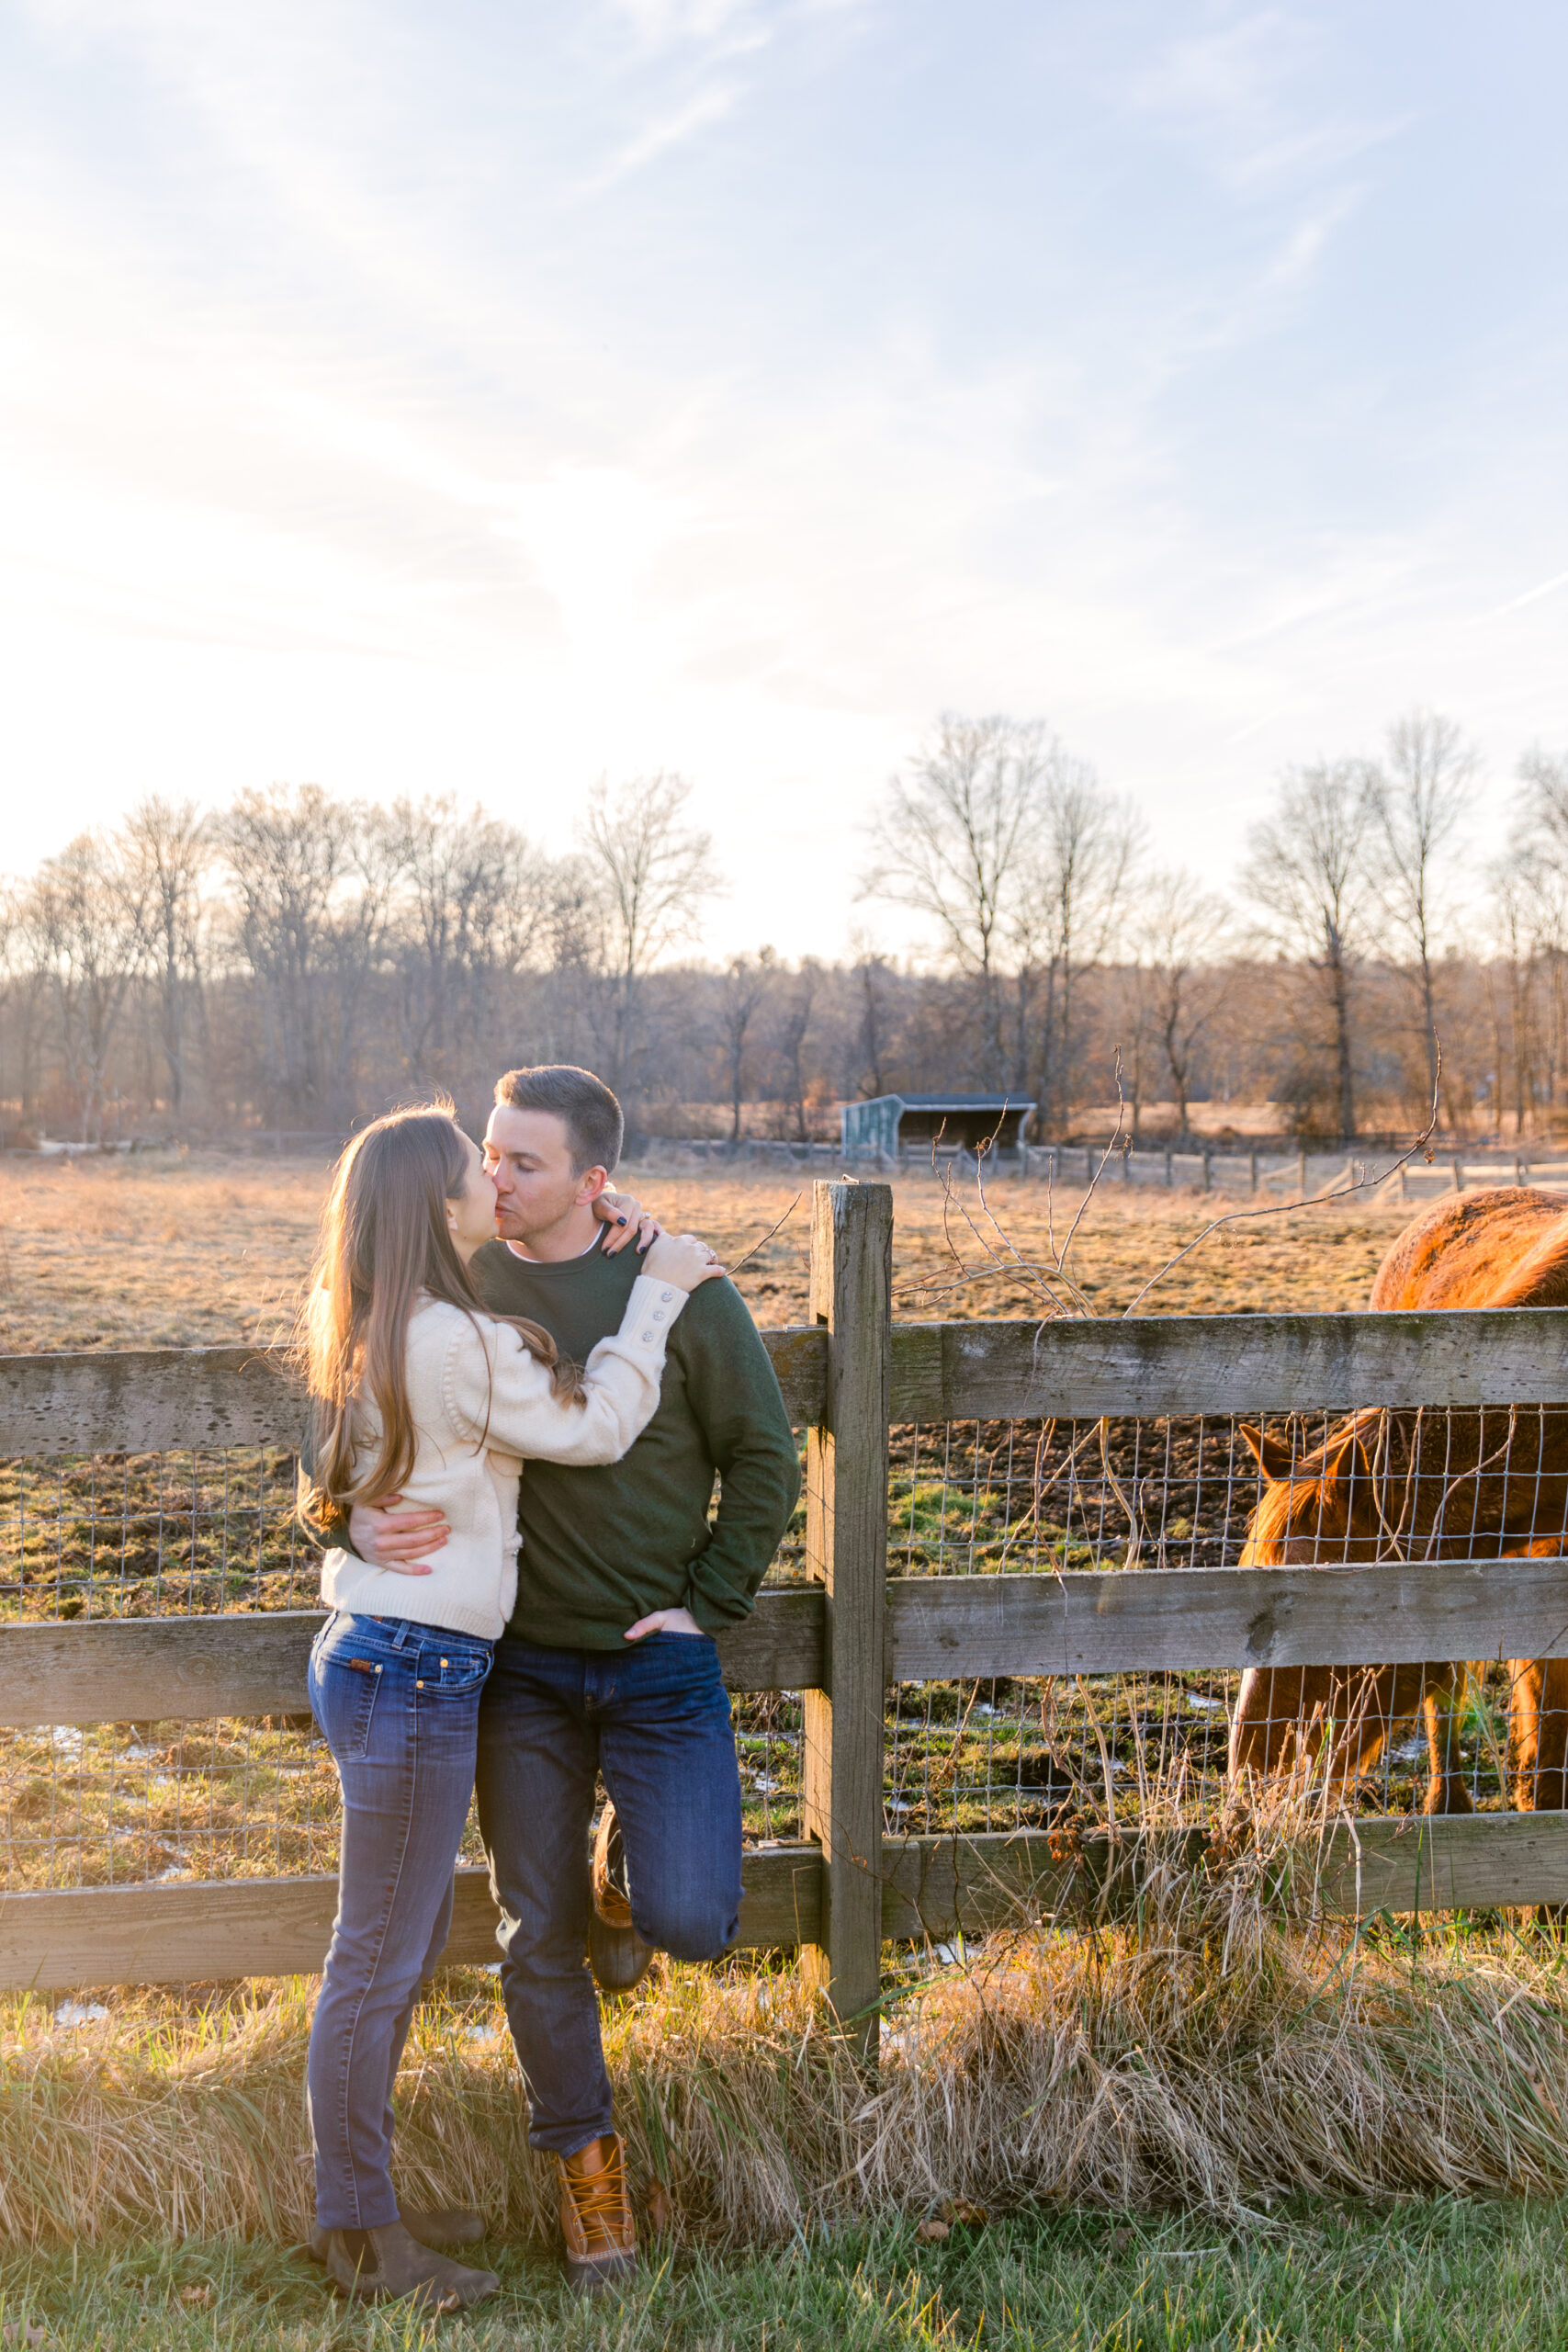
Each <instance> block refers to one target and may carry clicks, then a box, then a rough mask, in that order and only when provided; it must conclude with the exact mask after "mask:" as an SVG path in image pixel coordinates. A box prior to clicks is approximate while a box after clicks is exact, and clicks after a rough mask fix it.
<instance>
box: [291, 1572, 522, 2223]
mask: <svg viewBox="0 0 1568 2352" xmlns="http://www.w3.org/2000/svg"><path fill="white" fill-rule="evenodd" d="M493 1656H494V1651H493V1646H492V1645H491V1643H489V1642H486V1641H480V1640H478V1639H476V1638H475V1636H474V1635H473V1634H453V1633H448V1632H446V1631H444V1630H443V1629H442V1627H440V1626H439V1625H416V1624H414V1623H412V1622H411V1621H410V1620H409V1619H408V1618H405V1617H354V1616H350V1615H348V1614H346V1613H345V1612H344V1611H336V1612H335V1613H334V1614H333V1616H331V1617H329V1618H328V1620H327V1622H326V1623H325V1624H324V1625H323V1626H322V1628H321V1632H320V1633H319V1634H317V1636H316V1639H315V1642H314V1644H313V1645H312V1647H311V1651H310V1706H311V1709H312V1712H313V1713H314V1714H315V1718H316V1721H317V1722H318V1724H320V1725H321V1731H322V1734H323V1736H325V1739H326V1742H327V1745H328V1747H330V1748H331V1749H332V1752H333V1761H334V1762H335V1764H336V1765H337V1769H338V1776H339V1778H340V1780H341V1781H342V1782H343V1846H342V1850H341V1855H340V1859H339V1863H338V1906H337V1917H336V1919H335V1920H334V1922H333V1940H332V1947H331V1949H330V1951H328V1953H327V1964H326V1973H325V1974H324V1976H323V1977H322V1980H321V1997H320V1998H319V2000H318V2001H317V2003H316V2014H315V2017H314V2018H313V2019H312V2021H311V2026H310V2065H309V2070H308V2075H307V2082H308V2086H309V2098H310V2139H311V2144H312V2147H313V2149H314V2153H315V2162H316V2218H317V2220H318V2221H319V2222H320V2223H321V2227H322V2228H323V2229H327V2230H378V2229H384V2228H385V2227H386V2226H387V2224H388V2223H389V2222H395V2221H396V2220H397V2218H398V2200H397V2198H396V2197H395V2196H394V2194H393V2191H392V2179H391V2173H390V2170H389V2159H390V2156H391V2149H392V2085H393V2083H394V2081H395V2080H396V2077H397V2072H398V2061H399V2059H400V2057H401V2056H402V2051H403V2043H404V2041H405V2040H406V2039H407V2037H408V2030H409V2021H410V2019H411V2018H412V2015H413V2007H414V2003H415V2001H416V2000H417V1999H418V1998H419V1995H420V1990H421V1987H422V1985H423V1980H424V1978H425V1977H426V1976H427V1975H428V1974H429V1973H430V1971H431V1970H432V1969H433V1968H434V1965H435V1962H437V1960H439V1958H440V1956H441V1951H442V1948H443V1946H444V1945H445V1943H446V1931H447V1928H449V1926H450V1924H451V1918H452V1872H453V1868H454V1865H455V1864H456V1862H457V1849H458V1846H459V1844H460V1843H461V1841H462V1836H463V1824H464V1822H465V1821H466V1820H467V1819H468V1802H469V1799H470V1798H471V1797H472V1795H473V1789H474V1756H475V1749H476V1744H477V1740H478V1732H479V1693H480V1691H482V1690H483V1689H484V1684H485V1678H486V1676H487V1675H488V1674H489V1672H490V1669H491V1660H492V1658H493Z"/></svg>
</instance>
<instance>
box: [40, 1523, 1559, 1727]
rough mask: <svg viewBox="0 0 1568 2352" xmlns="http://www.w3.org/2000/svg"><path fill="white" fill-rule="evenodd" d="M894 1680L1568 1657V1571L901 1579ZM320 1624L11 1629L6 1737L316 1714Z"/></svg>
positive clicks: (796, 1606) (749, 1684) (731, 1664)
mask: <svg viewBox="0 0 1568 2352" xmlns="http://www.w3.org/2000/svg"><path fill="white" fill-rule="evenodd" d="M823 1610H824V1602H823V1596H822V1594H821V1592H820V1591H819V1590H802V1589H794V1590H781V1591H777V1592H767V1591H764V1592H763V1593H761V1595H760V1596H759V1598H758V1602H757V1609H756V1612H755V1614H754V1615H753V1616H751V1617H750V1618H748V1619H747V1620H746V1621H745V1623H742V1624H739V1625H736V1626H732V1627H731V1628H730V1629H729V1630H728V1632H727V1633H725V1634H721V1635H720V1636H719V1652H720V1656H721V1657H722V1659H723V1664H724V1679H725V1681H726V1683H727V1684H728V1687H729V1689H730V1690H732V1691H804V1690H809V1689H811V1688H812V1687H814V1686H816V1685H819V1683H820V1681H821V1678H822V1670H823V1668H822V1657H823ZM887 1611H888V1614H887V1629H886V1679H887V1680H888V1681H890V1682H917V1681H925V1680H936V1681H942V1680H948V1679H961V1678H962V1679H969V1678H984V1677H989V1676H991V1675H1020V1674H1031V1675H1032V1674H1118V1673H1142V1672H1147V1673H1160V1672H1168V1673H1198V1672H1203V1671H1206V1670H1208V1669H1210V1668H1238V1667H1247V1666H1277V1667H1284V1666H1306V1665H1317V1666H1350V1665H1355V1664H1356V1663H1358V1662H1359V1661H1360V1660H1363V1659H1369V1658H1372V1657H1377V1658H1380V1659H1383V1660H1387V1661H1388V1662H1389V1663H1391V1664H1403V1663H1405V1662H1411V1663H1415V1662H1417V1661H1419V1660H1420V1659H1422V1658H1453V1657H1468V1658H1481V1657H1564V1656H1568V1559H1556V1560H1434V1561H1430V1562H1427V1563H1426V1564H1424V1565H1417V1566H1409V1565H1404V1564H1401V1563H1399V1562H1392V1563H1385V1564H1384V1565H1382V1566H1378V1567H1371V1568H1313V1569H1307V1570H1301V1569H1290V1568H1217V1569H1216V1568H1198V1569H1189V1568H1168V1569H1136V1570H1134V1571H1131V1572H1126V1571H1121V1570H1109V1571H1106V1572H1103V1573H1099V1574H1096V1573H1093V1572H1089V1571H1085V1572H1079V1571H1076V1570H1075V1571H1074V1572H1073V1573H1072V1574H1071V1575H1069V1576H1066V1577H1053V1576H1049V1575H1046V1574H1044V1573H1042V1572H1032V1573H1030V1574H1027V1575H1022V1576H1005V1577H895V1578H893V1579H892V1580H891V1581H890V1582H889V1584H888V1586H887ZM320 1623H321V1616H320V1614H319V1612H318V1611H314V1610H309V1611H306V1610H299V1611H278V1612H276V1614H265V1615H254V1616H231V1617H162V1618H160V1617H139V1618H107V1619H103V1620H98V1621H95V1622H84V1621H81V1620H77V1621H75V1622H73V1623H67V1624H59V1623H43V1624H31V1625H6V1626H3V1627H0V1726H9V1727H11V1728H26V1727H27V1726H28V1725H29V1724H42V1723H47V1724H96V1723H119V1722H129V1721H131V1720H133V1719H135V1720H141V1719H151V1720H153V1721H169V1722H174V1721H183V1722H189V1721H193V1720H197V1719H201V1718H204V1717H208V1716H214V1715H242V1716H243V1715H269V1714H295V1713H303V1712H304V1710H305V1709H306V1707H307V1705H308V1703H309V1702H308V1701H307V1699H306V1695H305V1664H306V1657H307V1653H308V1651H309V1649H310V1642H311V1639H312V1637H313V1635H314V1634H315V1630H316V1627H317V1626H318V1625H319V1624H320Z"/></svg>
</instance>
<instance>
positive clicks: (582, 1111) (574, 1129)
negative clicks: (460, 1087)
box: [495, 1062, 626, 1176]
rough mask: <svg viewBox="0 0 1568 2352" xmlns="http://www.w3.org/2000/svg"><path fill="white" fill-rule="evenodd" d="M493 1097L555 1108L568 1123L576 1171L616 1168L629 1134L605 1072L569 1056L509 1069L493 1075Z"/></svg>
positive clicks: (531, 1107)
mask: <svg viewBox="0 0 1568 2352" xmlns="http://www.w3.org/2000/svg"><path fill="white" fill-rule="evenodd" d="M495 1099H496V1101H497V1103H506V1104H508V1105H509V1107H510V1108H511V1109H512V1110H513V1111H553V1112H554V1113H555V1115H556V1117H557V1118H558V1120H559V1121H560V1123H561V1125H563V1126H564V1127H565V1129H566V1139H567V1144H568V1147H569V1148H570V1152H571V1165H572V1172H573V1174H574V1175H578V1176H581V1174H582V1172H583V1170H584V1169H586V1168H602V1169H604V1172H605V1174H606V1175H612V1174H614V1172H615V1163H616V1161H617V1160H618V1159H620V1156H621V1145H622V1142H623V1140H624V1139H625V1136H626V1121H625V1120H624V1119H623V1118H622V1116H621V1106H620V1104H619V1103H617V1102H616V1100H615V1096H614V1095H613V1094H612V1093H611V1091H610V1090H609V1088H608V1087H607V1086H606V1085H605V1083H604V1080H603V1079H602V1078H595V1077H594V1075H593V1073H592V1070H591V1069H577V1068H576V1067H575V1065H574V1064H573V1063H571V1062H544V1063H541V1064H540V1066H539V1068H538V1069H509V1070H508V1071H507V1073H506V1075H505V1077H504V1078H498V1079H497V1080H496V1081H495Z"/></svg>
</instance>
